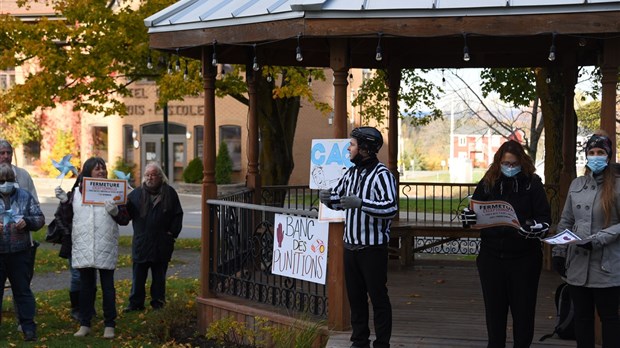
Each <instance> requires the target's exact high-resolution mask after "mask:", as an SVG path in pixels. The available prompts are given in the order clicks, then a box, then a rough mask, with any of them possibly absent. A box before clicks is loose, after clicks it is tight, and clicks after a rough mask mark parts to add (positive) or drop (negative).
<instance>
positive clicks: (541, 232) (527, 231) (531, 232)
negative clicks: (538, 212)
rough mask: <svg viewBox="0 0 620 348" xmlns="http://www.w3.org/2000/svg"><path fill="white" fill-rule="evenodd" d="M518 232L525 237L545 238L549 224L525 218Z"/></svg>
mask: <svg viewBox="0 0 620 348" xmlns="http://www.w3.org/2000/svg"><path fill="white" fill-rule="evenodd" d="M518 232H519V234H520V235H522V236H523V237H525V238H526V239H531V238H538V239H541V238H545V236H546V235H547V233H549V224H548V223H546V222H542V223H541V222H536V220H527V221H525V225H523V226H522V227H521V228H520V229H519V230H518Z"/></svg>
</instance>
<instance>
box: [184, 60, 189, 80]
mask: <svg viewBox="0 0 620 348" xmlns="http://www.w3.org/2000/svg"><path fill="white" fill-rule="evenodd" d="M188 78H189V68H188V67H187V59H185V71H184V72H183V80H185V81H187V79H188Z"/></svg>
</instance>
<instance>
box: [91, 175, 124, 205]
mask: <svg viewBox="0 0 620 348" xmlns="http://www.w3.org/2000/svg"><path fill="white" fill-rule="evenodd" d="M106 201H114V203H116V204H125V203H126V202H127V180H116V179H100V178H84V181H83V182H82V204H99V205H101V204H104V203H105V202H106Z"/></svg>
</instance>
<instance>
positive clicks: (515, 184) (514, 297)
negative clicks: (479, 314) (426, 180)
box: [464, 140, 551, 348]
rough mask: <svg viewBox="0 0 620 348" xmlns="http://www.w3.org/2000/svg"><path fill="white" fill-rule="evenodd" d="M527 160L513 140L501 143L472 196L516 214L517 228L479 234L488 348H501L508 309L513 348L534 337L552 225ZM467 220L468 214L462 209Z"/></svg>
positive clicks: (478, 261)
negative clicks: (543, 241)
mask: <svg viewBox="0 0 620 348" xmlns="http://www.w3.org/2000/svg"><path fill="white" fill-rule="evenodd" d="M535 170H536V169H535V167H534V164H533V161H532V159H531V158H530V157H529V156H528V155H527V154H526V153H525V151H524V150H523V146H521V144H519V143H518V142H516V141H513V140H509V141H507V142H505V143H504V144H503V145H502V146H501V147H500V148H499V150H498V151H497V153H495V156H494V158H493V163H492V164H491V166H490V167H489V169H488V170H487V172H486V173H485V175H484V177H483V178H482V180H480V182H479V183H478V186H477V187H476V190H475V191H474V194H473V196H472V199H473V200H478V201H494V200H498V201H505V202H508V203H510V204H511V205H512V206H513V207H514V209H515V212H516V214H517V217H518V219H519V223H520V224H521V226H522V227H521V229H516V228H514V227H509V226H495V227H489V228H483V229H482V230H481V233H480V236H481V244H480V253H479V255H478V258H477V259H476V264H477V266H478V273H479V276H480V283H481V285H482V295H483V297H484V305H485V314H486V322H487V333H488V340H489V341H488V345H487V347H489V348H494V347H505V345H506V325H507V316H508V310H509V309H510V312H511V313H512V320H513V333H514V347H515V348H518V347H529V346H530V344H531V343H532V338H533V335H534V317H535V310H536V295H537V291H538V281H539V278H540V271H541V268H542V246H541V241H540V238H543V237H544V236H545V235H546V234H547V232H548V230H549V223H550V222H551V217H550V208H549V203H548V201H547V196H546V194H545V190H544V187H543V185H542V181H541V179H540V177H539V176H538V175H536V174H534V171H535ZM464 214H465V215H469V220H468V221H469V223H470V224H471V218H472V217H474V220H475V216H472V215H474V214H473V212H471V211H469V210H468V209H466V211H465V212H464Z"/></svg>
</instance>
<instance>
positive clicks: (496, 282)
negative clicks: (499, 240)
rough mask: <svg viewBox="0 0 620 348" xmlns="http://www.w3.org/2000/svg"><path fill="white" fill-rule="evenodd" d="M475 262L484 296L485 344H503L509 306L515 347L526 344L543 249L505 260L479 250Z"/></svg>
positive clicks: (531, 332)
mask: <svg viewBox="0 0 620 348" xmlns="http://www.w3.org/2000/svg"><path fill="white" fill-rule="evenodd" d="M476 264H477V266H478V274H479V275H480V283H481V285H482V296H483V297H484V308H485V315H486V322H487V334H488V338H489V342H488V345H487V347H488V348H503V347H505V346H506V325H507V323H508V310H509V309H510V312H511V313H512V323H513V324H512V328H513V333H514V347H515V348H525V347H529V346H530V345H531V343H532V338H533V336H534V320H535V316H536V297H537V292H538V281H539V279H540V270H541V268H542V251H540V250H538V251H534V252H532V253H529V254H527V255H525V256H523V257H517V258H510V259H505V258H500V257H496V256H494V255H491V254H489V253H488V252H485V251H484V250H481V251H480V254H479V255H478V258H477V259H476Z"/></svg>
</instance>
